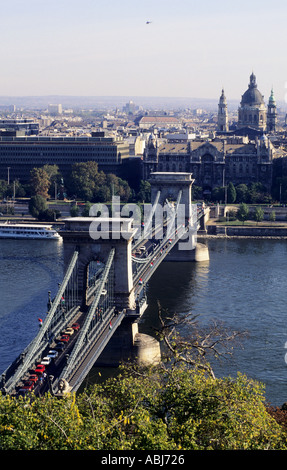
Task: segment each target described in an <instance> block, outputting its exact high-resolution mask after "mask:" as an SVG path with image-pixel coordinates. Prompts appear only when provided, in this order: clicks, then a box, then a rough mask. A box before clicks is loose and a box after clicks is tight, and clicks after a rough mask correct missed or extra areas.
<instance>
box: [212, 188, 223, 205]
mask: <svg viewBox="0 0 287 470" xmlns="http://www.w3.org/2000/svg"><path fill="white" fill-rule="evenodd" d="M211 199H212V201H214V202H220V201H224V199H225V189H224V187H223V186H218V187H216V188H213V190H212V192H211Z"/></svg>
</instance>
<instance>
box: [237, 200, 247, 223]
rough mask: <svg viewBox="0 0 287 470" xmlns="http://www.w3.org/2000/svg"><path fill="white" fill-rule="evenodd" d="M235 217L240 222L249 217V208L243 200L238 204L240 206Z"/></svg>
mask: <svg viewBox="0 0 287 470" xmlns="http://www.w3.org/2000/svg"><path fill="white" fill-rule="evenodd" d="M236 217H237V219H238V220H240V221H241V222H243V224H244V222H245V221H246V220H247V219H248V217H249V208H248V206H247V204H245V203H244V202H243V203H242V204H240V207H239V209H238V211H237V213H236Z"/></svg>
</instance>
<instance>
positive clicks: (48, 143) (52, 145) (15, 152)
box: [0, 133, 129, 183]
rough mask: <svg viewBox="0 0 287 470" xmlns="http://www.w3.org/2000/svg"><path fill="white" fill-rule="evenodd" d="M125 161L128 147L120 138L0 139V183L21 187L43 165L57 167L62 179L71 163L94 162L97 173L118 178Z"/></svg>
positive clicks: (97, 134)
mask: <svg viewBox="0 0 287 470" xmlns="http://www.w3.org/2000/svg"><path fill="white" fill-rule="evenodd" d="M128 159H129V145H128V143H127V142H125V141H124V140H123V139H122V138H115V137H106V136H105V135H104V133H95V135H94V136H93V137H39V136H35V137H0V179H3V180H7V171H8V168H9V174H10V181H13V180H15V179H17V180H19V181H20V182H21V183H27V182H29V180H30V171H31V170H32V169H33V168H35V167H42V166H43V165H45V164H49V165H58V167H59V170H60V172H61V174H62V176H63V177H64V178H65V177H66V176H68V174H69V172H70V171H71V167H72V165H73V164H74V163H79V162H88V161H95V162H96V163H98V168H99V171H104V172H106V173H114V174H116V175H117V176H121V177H122V176H123V175H122V166H123V163H124V162H125V161H127V160H128Z"/></svg>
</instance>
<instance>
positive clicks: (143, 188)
mask: <svg viewBox="0 0 287 470" xmlns="http://www.w3.org/2000/svg"><path fill="white" fill-rule="evenodd" d="M137 199H138V201H141V202H145V203H149V202H150V201H151V185H150V183H149V182H148V181H144V180H142V181H141V182H140V189H139V192H138V195H137Z"/></svg>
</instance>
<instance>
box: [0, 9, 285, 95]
mask: <svg viewBox="0 0 287 470" xmlns="http://www.w3.org/2000/svg"><path fill="white" fill-rule="evenodd" d="M147 20H150V21H152V23H151V24H146V21H147ZM286 20H287V2H286V0H273V1H272V2H271V1H270V0H268V1H267V0H240V1H238V0H237V1H233V0H229V1H225V0H201V1H199V0H173V1H171V0H77V1H76V0H48V1H47V0H9V1H7V0H0V31H1V43H0V51H1V53H0V57H1V73H0V96H1V95H2V96H7V95H10V96H11V95H13V96H28V95H34V96H36V95H51V94H58V95H61V94H62V95H63V94H64V95H77V96H88V95H94V96H98V95H102V96H104V95H109V96H120V95H125V96H170V97H196V98H202V97H203V98H216V99H217V98H218V97H219V95H220V92H221V88H222V86H224V89H225V93H226V96H227V98H229V99H240V98H241V95H242V94H243V92H244V91H245V90H246V89H247V86H248V82H249V76H250V74H251V72H252V71H254V73H255V75H256V77H257V83H258V88H259V90H260V91H261V92H262V94H263V95H264V96H265V100H267V99H268V97H269V95H270V90H271V87H272V86H273V87H274V91H275V97H276V99H277V100H284V98H285V94H286V93H287V88H285V84H287V60H286V55H287V54H286V45H287V28H286Z"/></svg>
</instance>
